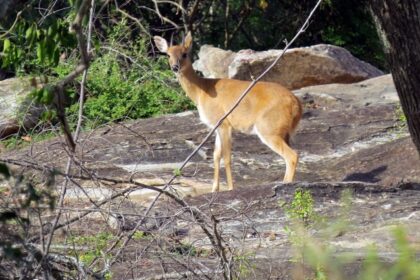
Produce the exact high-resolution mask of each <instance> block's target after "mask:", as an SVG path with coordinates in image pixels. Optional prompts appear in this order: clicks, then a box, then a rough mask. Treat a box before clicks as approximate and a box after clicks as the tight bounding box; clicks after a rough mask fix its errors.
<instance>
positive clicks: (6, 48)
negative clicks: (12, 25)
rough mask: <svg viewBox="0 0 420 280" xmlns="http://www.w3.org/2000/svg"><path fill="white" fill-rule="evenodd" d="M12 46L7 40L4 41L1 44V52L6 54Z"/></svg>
mask: <svg viewBox="0 0 420 280" xmlns="http://www.w3.org/2000/svg"><path fill="white" fill-rule="evenodd" d="M11 45H12V44H11V43H10V40H9V39H5V40H4V42H3V52H7V51H8V50H9V49H10V46H11Z"/></svg>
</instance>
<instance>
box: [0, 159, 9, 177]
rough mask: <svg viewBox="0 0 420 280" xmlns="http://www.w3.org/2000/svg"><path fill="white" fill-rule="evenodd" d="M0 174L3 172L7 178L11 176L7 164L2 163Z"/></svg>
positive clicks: (0, 164)
mask: <svg viewBox="0 0 420 280" xmlns="http://www.w3.org/2000/svg"><path fill="white" fill-rule="evenodd" d="M0 174H3V175H4V177H6V179H9V178H10V170H9V167H7V165H6V164H4V163H0Z"/></svg>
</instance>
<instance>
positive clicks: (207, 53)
mask: <svg viewBox="0 0 420 280" xmlns="http://www.w3.org/2000/svg"><path fill="white" fill-rule="evenodd" d="M235 56H236V53H234V52H232V51H226V50H222V49H219V48H215V47H213V46H211V45H203V46H201V48H200V51H199V53H198V58H199V59H198V60H196V61H195V62H194V65H193V67H194V69H197V70H199V71H200V72H202V73H203V75H204V76H205V77H207V78H227V77H229V73H228V70H229V65H230V64H231V63H232V62H233V60H234V58H235Z"/></svg>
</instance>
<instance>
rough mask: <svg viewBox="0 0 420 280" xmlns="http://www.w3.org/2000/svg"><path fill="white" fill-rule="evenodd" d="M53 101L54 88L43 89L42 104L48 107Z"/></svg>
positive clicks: (46, 87)
mask: <svg viewBox="0 0 420 280" xmlns="http://www.w3.org/2000/svg"><path fill="white" fill-rule="evenodd" d="M53 99H54V92H53V90H52V88H51V87H49V86H45V87H44V88H43V89H42V97H41V103H43V104H46V105H48V104H51V103H52V101H53Z"/></svg>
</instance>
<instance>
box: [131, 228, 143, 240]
mask: <svg viewBox="0 0 420 280" xmlns="http://www.w3.org/2000/svg"><path fill="white" fill-rule="evenodd" d="M144 237H145V234H144V231H141V230H136V232H135V233H134V234H133V240H136V241H139V240H142V239H144Z"/></svg>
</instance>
